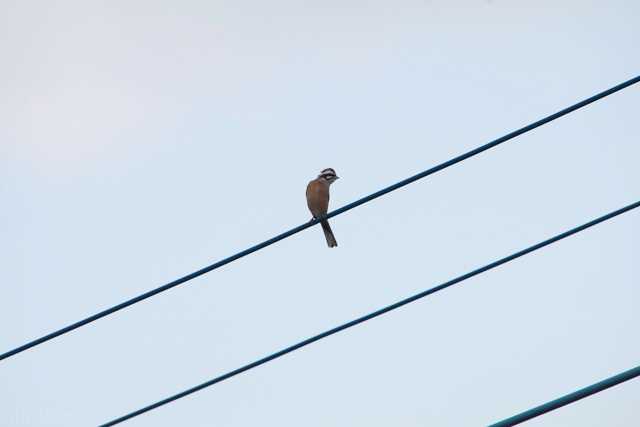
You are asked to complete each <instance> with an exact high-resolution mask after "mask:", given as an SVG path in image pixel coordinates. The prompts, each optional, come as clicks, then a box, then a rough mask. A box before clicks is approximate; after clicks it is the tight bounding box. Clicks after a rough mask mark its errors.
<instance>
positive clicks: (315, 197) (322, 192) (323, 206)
mask: <svg viewBox="0 0 640 427" xmlns="http://www.w3.org/2000/svg"><path fill="white" fill-rule="evenodd" d="M307 206H309V210H310V211H311V214H312V215H313V216H314V217H316V218H317V217H319V216H322V215H324V214H326V213H327V210H328V209H329V184H327V183H326V182H322V181H321V180H319V179H314V180H313V181H311V182H309V185H307Z"/></svg>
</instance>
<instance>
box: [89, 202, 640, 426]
mask: <svg viewBox="0 0 640 427" xmlns="http://www.w3.org/2000/svg"><path fill="white" fill-rule="evenodd" d="M638 207H640V201H637V202H635V203H632V204H630V205H627V206H625V207H623V208H620V209H618V210H615V211H613V212H609V213H608V214H606V215H603V216H601V217H599V218H596V219H594V220H591V221H589V222H587V223H584V224H582V225H579V226H577V227H574V228H572V229H571V230H568V231H565V232H563V233H560V234H558V235H556V236H553V237H551V238H549V239H547V240H543V241H542V242H540V243H536V244H535V245H532V246H529V247H528V248H525V249H522V250H520V251H518V252H515V253H513V254H511V255H508V256H506V257H504V258H501V259H499V260H497V261H494V262H492V263H489V264H487V265H484V266H482V267H480V268H476V269H475V270H473V271H470V272H468V273H465V274H463V275H462V276H458V277H456V278H455V279H451V280H449V281H448V282H445V283H442V284H440V285H438V286H434V287H432V288H429V289H427V290H425V291H422V292H420V293H418V294H415V295H413V296H410V297H408V298H405V299H403V300H401V301H398V302H395V303H393V304H391V305H388V306H386V307H383V308H381V309H379V310H376V311H374V312H371V313H369V314H367V315H364V316H361V317H358V318H357V319H354V320H351V321H349V322H347V323H343V324H342V325H340V326H336V327H335V328H333V329H329V330H328V331H324V332H322V333H320V334H318V335H315V336H312V337H310V338H307V339H305V340H303V341H300V342H298V343H296V344H293V345H291V346H289V347H286V348H284V349H282V350H279V351H276V352H275V353H272V354H270V355H268V356H265V357H263V358H262V359H258V360H256V361H254V362H251V363H249V364H247V365H244V366H241V367H239V368H237V369H234V370H233V371H230V372H227V373H226V374H223V375H220V376H218V377H216V378H213V379H211V380H209V381H206V382H203V383H202V384H198V385H196V386H194V387H191V388H189V389H187V390H184V391H181V392H180V393H178V394H174V395H173V396H170V397H167V398H165V399H162V400H160V401H158V402H156V403H153V404H151V405H149V406H145V407H144V408H141V409H137V410H135V411H133V412H131V413H129V414H127V415H124V416H122V417H120V418H117V419H115V420H112V421H109V422H107V423H105V424H102V425H101V426H100V427H110V426H114V425H116V424H120V423H122V422H124V421H126V420H129V419H131V418H134V417H137V416H139V415H142V414H144V413H145V412H149V411H151V410H154V409H157V408H159V407H160V406H163V405H166V404H167V403H171V402H173V401H175V400H178V399H182V398H183V397H186V396H188V395H190V394H193V393H195V392H198V391H200V390H203V389H205V388H207V387H211V386H212V385H214V384H218V383H220V382H222V381H226V380H228V379H229V378H232V377H235V376H236V375H239V374H242V373H243V372H246V371H249V370H251V369H254V368H257V367H258V366H260V365H264V364H265V363H268V362H271V361H272V360H275V359H277V358H279V357H282V356H284V355H286V354H289V353H291V352H293V351H296V350H299V349H301V348H302V347H305V346H307V345H309V344H312V343H314V342H316V341H320V340H322V339H325V338H327V337H330V336H331V335H334V334H337V333H338V332H341V331H344V330H345V329H349V328H352V327H354V326H356V325H359V324H361V323H364V322H367V321H369V320H371V319H374V318H376V317H378V316H382V315H383V314H385V313H388V312H390V311H392V310H396V309H398V308H400V307H403V306H405V305H407V304H410V303H412V302H415V301H418V300H420V299H422V298H424V297H427V296H429V295H431V294H435V293H436V292H439V291H441V290H443V289H446V288H448V287H450V286H453V285H455V284H458V283H460V282H463V281H465V280H467V279H470V278H472V277H475V276H477V275H479V274H482V273H484V272H486V271H489V270H492V269H494V268H496V267H499V266H501V265H503V264H506V263H508V262H511V261H513V260H516V259H518V258H520V257H522V256H524V255H527V254H530V253H531V252H534V251H537V250H539V249H542V248H544V247H546V246H549V245H551V244H552V243H555V242H558V241H560V240H562V239H565V238H567V237H569V236H573V235H574V234H576V233H580V232H582V231H584V230H586V229H588V228H591V227H593V226H594V225H598V224H600V223H602V222H604V221H608V220H610V219H612V218H615V217H617V216H618V215H622V214H623V213H625V212H629V211H631V210H633V209H636V208H638Z"/></svg>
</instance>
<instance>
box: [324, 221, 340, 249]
mask: <svg viewBox="0 0 640 427" xmlns="http://www.w3.org/2000/svg"><path fill="white" fill-rule="evenodd" d="M320 225H322V231H324V237H325V238H326V239H327V245H329V247H330V248H333V247H336V246H338V242H336V238H335V237H333V231H331V227H330V226H329V221H327V220H324V221H320Z"/></svg>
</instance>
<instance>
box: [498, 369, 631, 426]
mask: <svg viewBox="0 0 640 427" xmlns="http://www.w3.org/2000/svg"><path fill="white" fill-rule="evenodd" d="M638 376H640V366H636V367H635V368H632V369H629V370H628V371H624V372H622V373H619V374H618V375H614V376H612V377H609V378H606V379H604V380H602V381H599V382H597V383H595V384H591V385H589V386H587V387H584V388H581V389H580V390H577V391H574V392H573V393H569V394H567V395H564V396H562V397H559V398H557V399H554V400H551V401H549V402H547V403H544V404H542V405H539V406H536V407H535V408H532V409H529V410H528V411H524V412H521V413H519V414H517V415H514V416H512V417H509V418H507V419H505V420H502V421H499V422H497V423H494V424H491V425H490V426H489V427H510V426H515V425H517V424H520V423H523V422H525V421H528V420H530V419H532V418H535V417H538V416H540V415H543V414H546V413H547V412H550V411H553V410H556V409H558V408H561V407H563V406H565V405H568V404H570V403H573V402H576V401H578V400H580V399H584V398H585V397H589V396H591V395H592V394H595V393H599V392H601V391H604V390H606V389H608V388H611V387H613V386H616V385H618V384H622V383H623V382H625V381H629V380H631V379H633V378H636V377H638Z"/></svg>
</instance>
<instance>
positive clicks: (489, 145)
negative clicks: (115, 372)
mask: <svg viewBox="0 0 640 427" xmlns="http://www.w3.org/2000/svg"><path fill="white" fill-rule="evenodd" d="M638 82H640V76H637V77H634V78H632V79H631V80H627V81H626V82H624V83H620V84H619V85H617V86H614V87H612V88H610V89H607V90H605V91H604V92H600V93H598V94H596V95H594V96H592V97H590V98H587V99H585V100H584V101H580V102H578V103H577V104H574V105H572V106H570V107H567V108H565V109H563V110H561V111H558V112H557V113H554V114H551V115H550V116H547V117H545V118H543V119H540V120H538V121H537V122H534V123H532V124H530V125H528V126H525V127H523V128H520V129H518V130H516V131H513V132H511V133H509V134H507V135H505V136H503V137H500V138H498V139H496V140H494V141H492V142H489V143H487V144H485V145H482V146H480V147H478V148H476V149H474V150H471V151H468V152H466V153H464V154H462V155H460V156H458V157H455V158H453V159H451V160H448V161H446V162H444V163H441V164H439V165H437V166H434V167H432V168H431V169H427V170H426V171H424V172H420V173H419V174H417V175H414V176H412V177H409V178H407V179H405V180H403V181H400V182H398V183H396V184H393V185H390V186H389V187H386V188H383V189H382V190H379V191H377V192H375V193H372V194H370V195H368V196H366V197H363V198H361V199H359V200H356V201H355V202H352V203H349V204H348V205H345V206H343V207H341V208H339V209H336V210H334V211H332V212H329V213H328V214H327V218H331V217H334V216H336V215H340V214H342V213H344V212H346V211H349V210H351V209H353V208H355V207H358V206H360V205H362V204H365V203H367V202H370V201H371V200H374V199H377V198H378V197H381V196H384V195H385V194H387V193H390V192H392V191H395V190H397V189H399V188H401V187H404V186H405V185H409V184H411V183H412V182H414V181H417V180H419V179H422V178H425V177H427V176H429V175H432V174H434V173H436V172H439V171H441V170H443V169H446V168H448V167H450V166H453V165H455V164H456V163H460V162H462V161H463V160H466V159H468V158H470V157H473V156H476V155H478V154H480V153H482V152H484V151H487V150H489V149H491V148H494V147H496V146H498V145H500V144H502V143H504V142H507V141H509V140H510V139H513V138H515V137H517V136H519V135H522V134H523V133H526V132H529V131H531V130H533V129H535V128H537V127H540V126H542V125H544V124H546V123H549V122H551V121H553V120H556V119H558V118H560V117H562V116H564V115H567V114H569V113H571V112H573V111H575V110H578V109H580V108H582V107H585V106H586V105H589V104H591V103H593V102H595V101H597V100H599V99H602V98H604V97H606V96H609V95H611V94H613V93H615V92H618V91H620V90H622V89H624V88H626V87H629V86H631V85H634V84H636V83H638ZM318 222H319V221H318V220H313V221H310V222H307V223H305V224H302V225H299V226H297V227H295V228H292V229H291V230H289V231H286V232H284V233H282V234H279V235H277V236H275V237H272V238H271V239H268V240H265V241H264V242H262V243H258V244H257V245H255V246H252V247H250V248H248V249H245V250H243V251H241V252H238V253H237V254H235V255H232V256H230V257H228V258H225V259H223V260H221V261H218V262H216V263H214V264H211V265H209V266H207V267H204V268H202V269H200V270H198V271H195V272H193V273H191V274H188V275H186V276H184V277H181V278H179V279H176V280H174V281H173V282H169V283H167V284H166V285H163V286H160V287H158V288H155V289H152V290H150V291H147V292H145V293H143V294H141V295H138V296H137V297H134V298H131V299H129V300H127V301H125V302H122V303H120V304H118V305H114V306H113V307H111V308H108V309H106V310H103V311H101V312H99V313H96V314H94V315H92V316H89V317H87V318H85V319H82V320H80V321H78V322H76V323H73V324H71V325H68V326H65V327H64V328H62V329H58V330H57V331H54V332H51V333H50V334H47V335H44V336H42V337H40V338H37V339H35V340H33V341H30V342H28V343H26V344H23V345H21V346H19V347H16V348H14V349H13V350H9V351H7V352H5V353H3V354H0V360H3V359H6V358H8V357H11V356H14V355H16V354H18V353H21V352H23V351H25V350H28V349H30V348H32V347H35V346H37V345H40V344H42V343H44V342H47V341H49V340H51V339H53V338H56V337H59V336H60V335H64V334H66V333H68V332H71V331H73V330H74V329H78V328H79V327H81V326H84V325H87V324H89V323H91V322H94V321H96V320H98V319H101V318H103V317H105V316H108V315H110V314H113V313H115V312H116V311H120V310H122V309H123V308H126V307H129V306H130V305H133V304H136V303H138V302H140V301H143V300H145V299H147V298H150V297H152V296H154V295H156V294H159V293H161V292H164V291H167V290H169V289H171V288H174V287H176V286H178V285H181V284H183V283H185V282H188V281H190V280H191V279H195V278H196V277H199V276H202V275H203V274H205V273H208V272H210V271H212V270H215V269H217V268H220V267H222V266H224V265H226V264H229V263H230V262H233V261H235V260H237V259H240V258H242V257H244V256H247V255H249V254H251V253H253V252H256V251H259V250H260V249H264V248H266V247H267V246H270V245H272V244H274V243H276V242H279V241H280V240H282V239H286V238H287V237H290V236H293V235H294V234H296V233H299V232H301V231H303V230H305V229H307V228H309V227H311V226H314V225H316V224H318Z"/></svg>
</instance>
